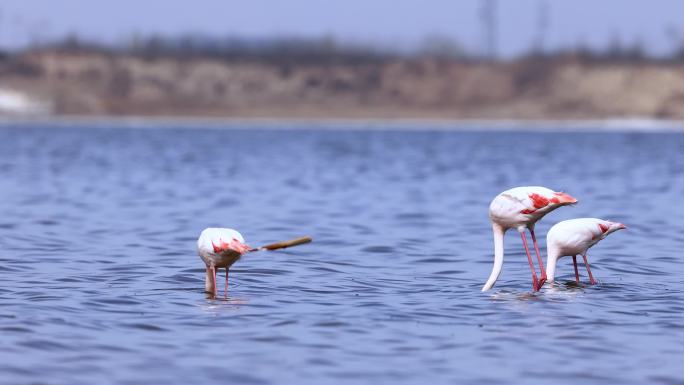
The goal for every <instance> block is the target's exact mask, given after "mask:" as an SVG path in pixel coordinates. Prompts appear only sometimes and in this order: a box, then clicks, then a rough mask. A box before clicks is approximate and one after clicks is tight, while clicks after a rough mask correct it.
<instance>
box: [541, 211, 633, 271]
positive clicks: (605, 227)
mask: <svg viewBox="0 0 684 385" xmlns="http://www.w3.org/2000/svg"><path fill="white" fill-rule="evenodd" d="M625 228H626V226H625V225H623V224H622V223H618V222H611V221H606V220H603V219H598V218H577V219H570V220H567V221H563V222H559V223H557V224H555V225H554V226H553V227H551V229H550V230H549V233H548V234H547V235H546V247H547V253H548V256H547V259H546V265H547V269H548V270H547V274H548V281H549V282H553V280H554V278H555V276H556V265H557V262H558V259H559V258H561V257H565V256H571V257H572V261H573V264H574V267H575V279H576V280H577V282H578V283H579V272H578V270H577V255H581V256H582V258H583V259H584V265H585V267H586V268H587V273H588V274H589V280H590V282H591V283H592V284H594V283H596V281H595V280H594V277H593V275H592V274H591V269H590V267H589V262H588V261H587V250H589V248H591V247H592V246H594V245H595V244H597V243H598V242H599V241H601V240H602V239H604V238H605V237H607V236H608V235H609V234H612V233H614V232H615V231H618V230H621V229H625Z"/></svg>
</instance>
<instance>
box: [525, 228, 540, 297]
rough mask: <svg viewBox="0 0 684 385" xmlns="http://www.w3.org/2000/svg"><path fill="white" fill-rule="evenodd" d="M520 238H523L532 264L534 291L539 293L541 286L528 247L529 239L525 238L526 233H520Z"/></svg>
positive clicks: (528, 258)
mask: <svg viewBox="0 0 684 385" xmlns="http://www.w3.org/2000/svg"><path fill="white" fill-rule="evenodd" d="M520 237H521V238H522V241H523V246H524V247H525V253H526V254H527V261H528V262H529V263H530V270H532V290H534V291H539V288H540V287H541V286H540V285H539V281H538V280H537V272H536V271H535V270H534V263H532V256H531V255H530V250H529V248H528V247H527V237H526V236H525V232H524V231H522V232H520Z"/></svg>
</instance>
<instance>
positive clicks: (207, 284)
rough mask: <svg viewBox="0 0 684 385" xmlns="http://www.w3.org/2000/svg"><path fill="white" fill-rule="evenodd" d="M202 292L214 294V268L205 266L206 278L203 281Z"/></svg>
mask: <svg viewBox="0 0 684 385" xmlns="http://www.w3.org/2000/svg"><path fill="white" fill-rule="evenodd" d="M204 291H206V292H207V293H214V294H215V293H216V268H215V267H209V266H207V277H206V278H205V280H204Z"/></svg>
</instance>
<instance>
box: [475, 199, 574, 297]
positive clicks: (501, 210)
mask: <svg viewBox="0 0 684 385" xmlns="http://www.w3.org/2000/svg"><path fill="white" fill-rule="evenodd" d="M573 203H577V199H575V198H573V197H572V196H570V195H568V194H566V193H563V192H556V191H553V190H550V189H548V188H546V187H539V186H529V187H515V188H512V189H510V190H507V191H504V192H502V193H501V194H499V195H497V196H496V197H495V198H494V200H493V201H492V203H491V204H490V205H489V219H490V220H491V222H492V231H493V233H494V267H493V268H492V273H491V274H490V275H489V279H488V280H487V283H485V285H484V287H483V288H482V291H486V290H489V289H491V288H492V287H493V286H494V284H495V283H496V280H497V279H498V278H499V275H500V274H501V267H502V266H503V256H504V234H505V233H506V231H507V230H508V229H516V230H518V232H519V233H520V237H521V238H522V241H523V246H524V247H525V253H526V254H527V260H528V262H529V264H530V269H531V270H532V289H533V290H534V291H539V288H540V287H541V286H542V285H543V284H544V282H545V281H546V271H545V270H544V264H543V262H542V258H541V255H540V254H539V246H538V245H537V237H536V236H535V234H534V224H535V223H537V221H539V220H540V219H541V218H542V217H544V215H546V214H548V213H550V212H551V211H553V210H555V209H557V208H559V207H562V206H566V205H570V204H573ZM525 229H527V230H529V231H530V234H531V235H532V242H533V244H534V251H535V253H536V254H537V260H538V262H539V266H540V270H541V277H540V278H539V279H538V278H537V273H536V271H535V268H534V263H533V262H532V256H531V255H530V250H529V247H528V246H527V237H526V236H525Z"/></svg>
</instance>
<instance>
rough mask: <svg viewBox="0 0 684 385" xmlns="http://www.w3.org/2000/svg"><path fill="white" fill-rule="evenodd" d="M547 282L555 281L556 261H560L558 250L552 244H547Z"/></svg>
mask: <svg viewBox="0 0 684 385" xmlns="http://www.w3.org/2000/svg"><path fill="white" fill-rule="evenodd" d="M546 248H547V250H546V254H547V255H546V282H549V283H551V282H553V279H554V278H555V277H556V263H557V262H558V257H559V255H558V250H557V249H556V248H555V247H554V246H553V245H551V244H547V245H546Z"/></svg>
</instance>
